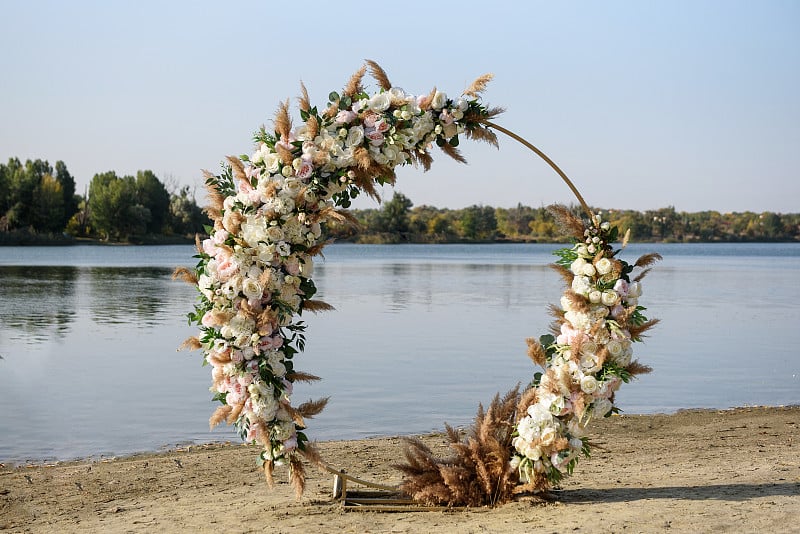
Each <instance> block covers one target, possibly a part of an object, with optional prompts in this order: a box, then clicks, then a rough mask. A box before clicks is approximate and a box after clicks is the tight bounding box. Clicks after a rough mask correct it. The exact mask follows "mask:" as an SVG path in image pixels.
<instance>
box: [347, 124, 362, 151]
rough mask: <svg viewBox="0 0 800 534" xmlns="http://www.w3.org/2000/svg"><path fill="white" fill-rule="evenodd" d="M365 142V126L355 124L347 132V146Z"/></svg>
mask: <svg viewBox="0 0 800 534" xmlns="http://www.w3.org/2000/svg"><path fill="white" fill-rule="evenodd" d="M362 142H364V128H363V127H362V126H353V127H352V128H350V130H349V131H348V132H347V139H346V140H345V145H346V146H349V147H350V146H358V145H360V144H361V143H362Z"/></svg>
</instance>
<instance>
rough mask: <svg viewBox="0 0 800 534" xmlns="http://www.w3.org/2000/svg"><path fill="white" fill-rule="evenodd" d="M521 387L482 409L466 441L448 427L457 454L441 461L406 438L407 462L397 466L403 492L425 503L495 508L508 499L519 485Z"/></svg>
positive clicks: (413, 439) (497, 398)
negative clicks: (516, 451)
mask: <svg viewBox="0 0 800 534" xmlns="http://www.w3.org/2000/svg"><path fill="white" fill-rule="evenodd" d="M519 397H520V395H519V386H517V387H516V388H514V389H512V390H511V391H509V392H508V393H507V394H506V395H505V396H504V397H503V398H502V399H501V398H500V396H499V395H496V396H495V398H494V399H493V400H492V402H491V404H490V405H489V408H488V409H487V410H485V411H484V409H483V406H480V407H479V408H478V413H477V415H476V417H475V423H474V425H473V426H472V429H471V430H470V431H469V433H468V434H467V436H466V437H465V439H462V438H461V436H460V434H459V432H458V431H457V430H455V429H454V428H452V427H450V426H449V425H446V428H447V436H448V439H449V440H450V448H451V449H452V450H453V453H454V454H453V456H451V457H450V458H446V459H438V458H436V457H435V456H434V454H433V453H432V452H431V450H430V449H429V448H428V447H427V446H425V445H424V444H423V443H422V442H421V441H419V440H418V439H415V438H406V439H405V445H406V447H405V451H404V455H405V459H406V462H405V463H403V464H399V465H397V466H396V467H397V469H399V470H400V471H401V472H403V474H404V475H405V477H404V479H403V482H402V484H401V485H400V490H401V491H402V492H404V493H406V494H407V495H409V496H411V498H413V499H414V500H415V501H417V502H420V503H423V504H427V505H445V506H487V505H488V506H496V505H499V504H503V503H506V502H508V501H510V500H511V499H512V497H513V494H514V487H515V486H516V484H517V482H518V475H517V472H516V470H514V469H512V468H511V466H510V460H511V439H512V434H513V431H514V421H515V417H516V410H517V404H518V402H519Z"/></svg>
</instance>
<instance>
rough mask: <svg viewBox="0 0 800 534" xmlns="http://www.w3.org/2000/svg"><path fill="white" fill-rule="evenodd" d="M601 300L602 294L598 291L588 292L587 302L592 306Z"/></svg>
mask: <svg viewBox="0 0 800 534" xmlns="http://www.w3.org/2000/svg"><path fill="white" fill-rule="evenodd" d="M602 299H603V294H602V293H601V292H600V291H599V290H597V289H592V290H591V291H589V302H591V303H592V304H599V303H600V301H601V300H602Z"/></svg>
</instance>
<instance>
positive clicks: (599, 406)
mask: <svg viewBox="0 0 800 534" xmlns="http://www.w3.org/2000/svg"><path fill="white" fill-rule="evenodd" d="M613 407H614V405H613V404H611V401H610V400H608V399H596V400H595V401H594V402H593V403H592V412H593V414H594V415H597V416H599V417H605V416H606V415H607V414H608V412H610V411H611V408H613Z"/></svg>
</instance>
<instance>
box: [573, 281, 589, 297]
mask: <svg viewBox="0 0 800 534" xmlns="http://www.w3.org/2000/svg"><path fill="white" fill-rule="evenodd" d="M591 289H592V285H591V282H590V280H589V278H588V277H586V276H576V277H575V278H573V279H572V290H573V291H574V292H575V293H577V294H579V295H583V296H584V297H585V296H587V295H588V294H589V291H590V290H591Z"/></svg>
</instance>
